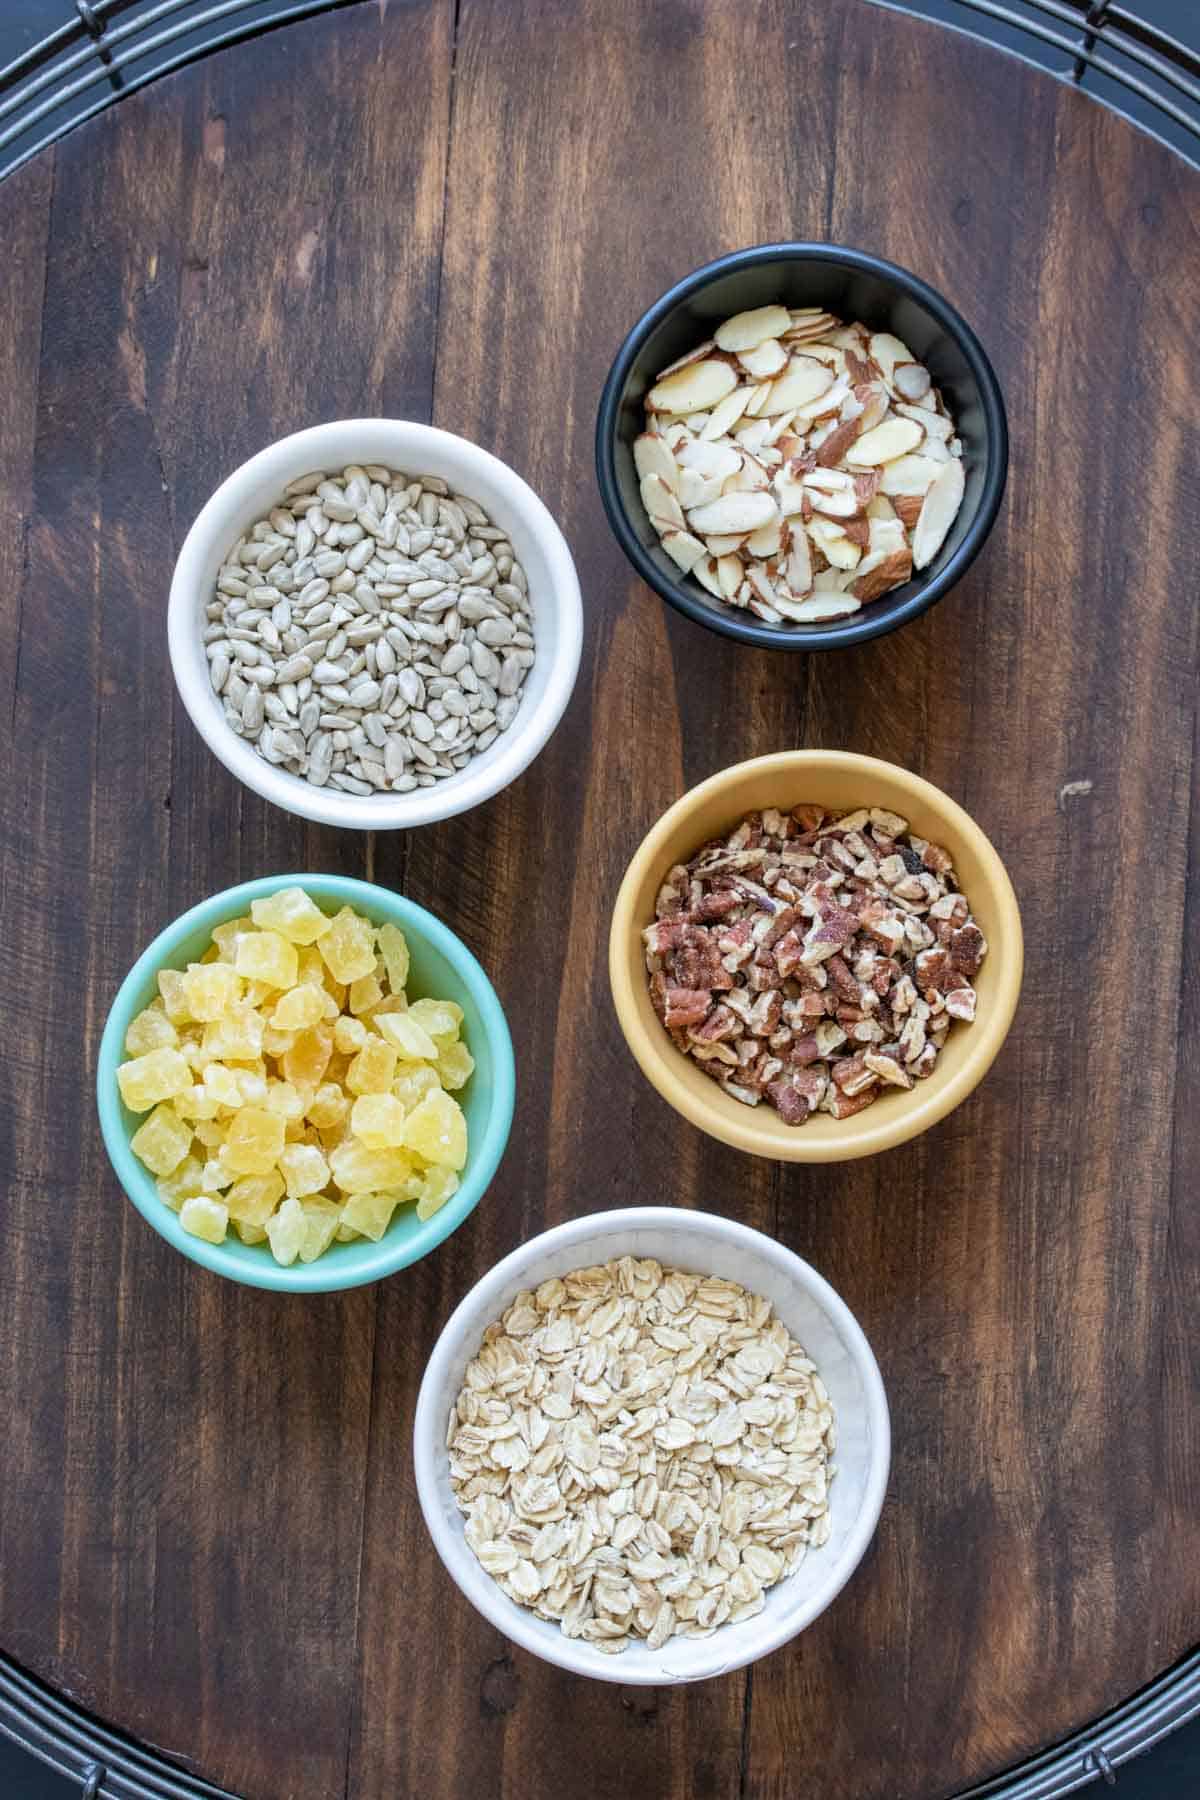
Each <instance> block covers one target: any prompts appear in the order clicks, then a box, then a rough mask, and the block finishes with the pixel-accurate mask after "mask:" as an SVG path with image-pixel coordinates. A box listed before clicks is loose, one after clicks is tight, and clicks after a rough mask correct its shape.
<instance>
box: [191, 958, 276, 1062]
mask: <svg viewBox="0 0 1200 1800" xmlns="http://www.w3.org/2000/svg"><path fill="white" fill-rule="evenodd" d="M235 979H236V978H235ZM203 1042H204V1048H205V1050H206V1051H207V1052H208V1055H209V1056H210V1057H211V1058H212V1060H213V1061H214V1062H257V1060H258V1058H259V1057H260V1056H261V1055H262V1049H263V1016H262V1014H261V1013H260V1012H255V1010H254V1008H253V1007H252V1006H247V1005H245V1004H244V1003H243V1004H239V1005H237V1006H234V1007H232V1008H231V1009H230V1011H229V1012H227V1013H226V1014H225V1015H224V1017H223V1018H220V1019H214V1020H213V1021H212V1022H211V1023H210V1024H208V1025H206V1026H205V1027H204V1039H203Z"/></svg>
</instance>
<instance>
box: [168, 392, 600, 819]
mask: <svg viewBox="0 0 1200 1800" xmlns="http://www.w3.org/2000/svg"><path fill="white" fill-rule="evenodd" d="M351 462H359V463H363V462H367V463H373V462H377V463H382V464H385V465H387V466H389V467H391V468H394V469H399V470H402V471H404V472H405V473H406V474H411V475H434V476H438V477H440V478H441V479H442V480H444V481H445V482H447V484H448V485H449V487H450V489H451V490H452V492H456V493H461V494H465V495H466V496H467V497H468V498H469V499H472V500H476V501H478V503H479V505H480V506H482V507H483V508H484V510H485V512H487V513H488V515H489V516H490V517H491V519H492V521H493V522H494V524H495V525H496V526H497V527H498V528H499V529H501V530H503V531H504V532H506V533H507V535H508V537H509V540H510V542H511V543H512V546H513V549H514V550H515V551H516V554H517V559H518V561H519V562H520V563H521V565H522V567H523V568H524V570H525V574H526V577H527V579H528V583H529V598H530V607H531V611H532V614H533V625H534V641H535V645H536V659H535V661H534V664H533V667H532V668H531V669H530V670H529V673H528V675H527V676H526V679H525V683H524V685H523V687H522V689H521V704H520V707H519V709H518V712H517V715H516V717H515V719H514V720H513V722H512V724H511V725H510V726H509V728H508V730H507V731H505V732H502V733H501V735H500V736H499V737H498V738H497V739H496V741H495V742H494V743H493V744H491V745H489V747H488V748H487V749H486V750H485V751H483V752H482V753H481V754H480V755H478V756H476V757H474V758H472V760H471V762H470V763H469V764H468V765H467V767H466V768H465V769H461V770H459V771H458V772H457V773H456V774H454V775H450V776H447V777H446V779H445V780H444V781H442V782H439V783H438V785H437V787H436V788H428V789H420V788H418V789H417V790H416V791H415V792H414V793H412V794H381V795H372V796H370V797H365V796H364V797H361V798H360V797H357V796H355V795H351V794H345V793H342V792H340V791H339V790H337V789H334V788H328V787H327V788H321V789H317V788H314V787H312V786H311V784H310V783H308V782H306V781H304V780H303V779H302V778H301V777H300V776H298V775H292V774H289V773H288V771H287V770H285V769H282V768H275V767H272V766H271V765H270V764H268V763H265V762H263V760H262V759H261V758H260V757H259V756H257V755H256V754H255V752H254V750H253V749H252V747H251V746H250V744H249V743H247V742H245V741H244V740H243V739H241V738H239V737H238V736H237V734H236V733H235V732H233V731H231V730H230V729H229V726H228V725H227V724H226V722H225V717H224V713H223V710H222V707H221V702H220V701H219V699H218V698H217V696H216V695H215V694H214V693H213V691H212V686H211V683H210V682H209V678H208V659H207V656H206V654H205V648H204V644H203V642H202V639H201V632H202V629H203V626H204V625H205V623H207V621H206V618H205V607H206V606H207V604H208V602H209V601H210V600H211V599H212V597H213V594H214V591H215V587H216V580H217V574H218V571H219V570H220V567H221V565H222V563H223V562H224V561H225V559H226V557H227V555H228V553H229V551H230V550H231V549H232V548H233V546H234V545H235V544H236V543H237V541H238V539H239V538H240V537H241V536H242V534H243V533H244V532H245V531H247V530H248V529H249V528H250V527H251V526H252V525H253V524H254V523H255V521H256V520H258V519H261V518H263V517H264V516H265V515H266V513H267V512H268V511H269V510H270V509H271V507H273V506H277V505H278V504H279V500H280V497H281V495H282V494H283V492H284V489H285V488H286V487H287V485H288V483H289V482H292V481H294V480H296V479H297V478H298V477H299V476H301V475H306V474H308V473H310V472H313V471H315V470H318V469H324V470H326V471H328V472H329V473H331V474H338V473H340V471H341V470H342V469H343V468H344V467H345V466H346V465H347V464H348V463H351ZM578 606H579V602H578V583H577V582H576V579H575V575H574V570H573V566H572V564H571V559H570V554H569V552H568V550H567V548H566V545H565V543H564V542H563V539H562V536H561V533H560V532H559V530H558V527H557V526H556V525H555V524H554V521H553V520H552V518H551V517H550V514H549V513H548V512H547V511H546V509H545V507H544V506H543V505H542V503H541V501H540V500H539V499H538V498H537V496H536V495H535V494H534V492H533V490H532V489H531V488H529V487H528V486H527V485H526V484H525V483H524V482H523V481H522V480H521V479H520V477H519V476H517V475H516V474H515V473H514V472H513V471H512V470H511V469H509V468H508V467H507V466H506V465H505V464H504V463H502V462H500V461H499V460H498V459H497V458H496V457H494V456H492V455H490V454H489V453H488V452H487V451H485V450H481V449H480V448H479V447H478V446H477V445H475V444H471V443H468V442H467V441H466V440H465V439H463V438H458V437H455V436H454V435H453V434H452V433H450V432H447V431H439V430H437V429H435V428H433V427H431V426H428V425H421V424H418V423H415V422H410V421H407V420H400V419H343V420H336V421H333V422H331V423H329V424H326V425H318V426H314V427H312V428H311V429H309V430H307V431H301V432H297V433H295V434H294V435H293V436H291V437H287V438H283V439H281V440H280V442H279V443H277V444H272V445H270V446H269V447H268V448H267V449H266V450H263V451H261V452H260V453H259V454H258V455H257V456H255V457H252V458H251V460H250V461H249V462H248V463H245V464H243V466H242V467H241V468H240V469H237V470H235V472H234V473H233V474H232V475H231V476H230V477H229V478H228V479H227V480H226V481H225V482H223V483H222V485H221V486H220V487H219V488H218V489H217V491H216V493H215V494H214V495H213V496H212V498H211V499H210V500H209V501H208V502H207V504H206V505H205V507H204V508H203V510H202V511H201V513H200V514H199V516H198V518H197V519H196V521H195V523H194V525H193V526H192V529H191V531H190V532H189V534H188V538H187V540H186V542H185V544H184V548H183V551H182V552H181V554H180V559H179V563H178V565H177V570H176V578H175V582H174V583H173V584H172V615H173V616H172V629H171V654H172V659H173V661H174V662H175V665H176V678H177V679H178V680H179V681H180V689H181V692H182V694H183V698H184V702H185V704H186V705H187V707H188V711H189V712H190V714H191V716H192V719H193V721H194V723H195V724H196V726H197V728H198V729H199V730H200V731H201V733H202V734H203V735H204V737H205V738H206V740H207V741H208V743H209V745H210V747H211V748H212V749H213V750H214V751H216V753H217V754H218V755H219V756H220V757H221V760H222V761H223V762H224V763H225V764H226V766H227V767H228V768H230V769H232V770H233V772H234V774H236V775H238V776H239V778H240V779H241V780H243V781H244V782H246V784H247V786H249V787H252V788H256V789H258V790H260V791H262V790H263V785H264V782H269V784H270V787H271V788H272V790H273V791H272V793H271V795H270V797H271V798H273V799H276V800H277V801H279V802H280V803H281V804H286V805H288V806H289V807H290V809H291V810H293V811H297V812H301V813H304V814H305V815H306V816H308V817H312V818H322V819H326V820H327V821H328V822H331V823H340V824H348V825H354V826H358V827H360V828H362V829H372V828H374V827H377V826H381V825H389V824H392V825H394V824H402V823H407V822H412V823H423V822H426V821H427V820H428V819H434V818H443V817H446V816H448V815H450V814H452V813H454V812H456V811H458V810H460V807H459V805H458V804H456V796H458V795H460V794H464V793H465V792H466V791H468V790H469V794H470V798H464V799H463V802H462V804H463V805H464V806H465V805H473V804H475V803H476V801H477V800H479V799H481V798H484V797H486V795H487V794H488V793H491V792H493V791H495V789H496V788H498V787H501V786H503V785H504V783H505V782H506V781H510V780H512V779H513V778H514V777H515V775H517V774H518V773H520V770H521V769H522V768H524V766H525V763H526V762H527V761H528V760H529V755H528V754H526V753H525V747H524V746H523V745H522V744H521V742H520V740H521V739H522V738H523V737H524V735H525V734H526V731H527V728H529V727H530V725H531V722H532V721H533V720H534V718H535V715H542V714H543V713H544V712H545V711H546V710H547V708H548V707H553V708H554V718H553V719H552V720H551V721H550V726H549V728H551V729H552V727H553V723H554V722H556V720H557V717H558V715H559V713H561V711H562V708H563V706H564V705H565V704H566V700H567V698H568V697H569V695H570V691H571V686H572V684H573V682H574V675H575V668H576V666H577V663H578V655H579V650H578V639H579V620H578ZM535 751H536V746H535V749H534V751H533V752H530V753H529V754H533V753H535ZM281 793H282V794H283V795H288V796H289V798H288V799H286V800H285V799H282V798H281Z"/></svg>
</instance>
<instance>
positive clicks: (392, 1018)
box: [375, 1012, 437, 1062]
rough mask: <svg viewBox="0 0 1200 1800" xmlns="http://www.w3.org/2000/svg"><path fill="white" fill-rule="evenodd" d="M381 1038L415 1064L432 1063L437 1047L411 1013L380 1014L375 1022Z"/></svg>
mask: <svg viewBox="0 0 1200 1800" xmlns="http://www.w3.org/2000/svg"><path fill="white" fill-rule="evenodd" d="M375 1023H376V1025H377V1026H378V1028H379V1033H380V1035H381V1037H383V1038H385V1039H386V1040H387V1042H388V1043H389V1044H392V1045H393V1046H394V1047H395V1048H396V1049H397V1050H398V1051H399V1052H400V1055H401V1056H407V1057H409V1058H411V1059H412V1061H414V1062H432V1061H433V1060H434V1058H435V1057H436V1055H437V1045H436V1044H435V1043H434V1041H433V1039H432V1038H431V1037H430V1035H429V1033H428V1032H427V1031H426V1030H425V1029H424V1027H423V1026H422V1025H421V1022H420V1020H419V1019H414V1018H413V1015H412V1013H411V1012H393V1013H380V1014H379V1015H378V1017H377V1018H376V1020H375Z"/></svg>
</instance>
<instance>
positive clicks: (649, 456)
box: [633, 431, 679, 493]
mask: <svg viewBox="0 0 1200 1800" xmlns="http://www.w3.org/2000/svg"><path fill="white" fill-rule="evenodd" d="M633 466H634V468H635V469H636V470H637V472H638V475H639V476H640V477H641V479H642V480H643V481H645V479H646V477H647V475H657V476H658V478H659V480H660V481H665V482H666V484H667V486H668V487H669V488H670V489H671V491H672V493H674V491H675V489H676V488H677V487H678V485H679V468H678V465H677V464H676V461H675V456H674V452H673V451H672V449H671V446H670V445H669V444H668V443H667V441H666V439H665V438H661V437H659V435H658V433H657V432H651V431H643V433H642V435H641V437H638V438H635V439H634V440H633Z"/></svg>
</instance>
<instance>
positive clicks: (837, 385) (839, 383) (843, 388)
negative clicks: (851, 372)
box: [796, 375, 850, 420]
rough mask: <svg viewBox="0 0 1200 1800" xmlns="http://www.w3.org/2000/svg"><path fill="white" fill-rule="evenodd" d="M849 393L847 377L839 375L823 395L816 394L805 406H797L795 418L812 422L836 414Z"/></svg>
mask: <svg viewBox="0 0 1200 1800" xmlns="http://www.w3.org/2000/svg"><path fill="white" fill-rule="evenodd" d="M849 392H850V380H849V377H848V376H846V375H839V376H838V378H837V380H836V381H835V382H833V384H832V385H831V386H830V387H829V388H827V389H826V391H825V393H823V394H818V395H817V397H816V398H815V399H814V400H810V401H809V402H808V404H807V405H806V406H798V407H797V408H796V417H797V419H804V420H812V419H821V418H824V417H825V416H826V415H827V414H833V413H837V412H838V411H840V409H841V405H842V402H843V400H844V399H845V398H846V395H847V394H848V393H849Z"/></svg>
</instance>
